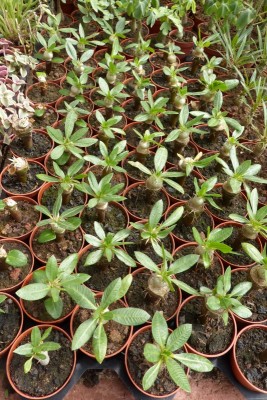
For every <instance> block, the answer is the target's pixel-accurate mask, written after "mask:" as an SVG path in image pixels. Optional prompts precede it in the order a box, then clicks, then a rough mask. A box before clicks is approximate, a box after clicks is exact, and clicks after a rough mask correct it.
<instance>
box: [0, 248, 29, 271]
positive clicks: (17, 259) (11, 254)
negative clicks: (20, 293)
mask: <svg viewBox="0 0 267 400" xmlns="http://www.w3.org/2000/svg"><path fill="white" fill-rule="evenodd" d="M27 262H28V257H27V256H26V255H25V254H24V253H22V251H20V250H16V249H12V250H9V251H6V250H5V247H4V246H1V247H0V270H5V269H8V268H9V267H12V268H23V267H25V265H27Z"/></svg>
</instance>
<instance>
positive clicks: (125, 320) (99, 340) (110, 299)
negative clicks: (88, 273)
mask: <svg viewBox="0 0 267 400" xmlns="http://www.w3.org/2000/svg"><path fill="white" fill-rule="evenodd" d="M131 283H132V275H130V274H129V275H127V276H126V277H125V278H123V279H121V278H117V279H115V280H114V281H112V282H111V283H110V284H109V285H108V287H107V288H106V289H105V291H104V293H103V295H102V297H101V300H100V301H99V302H97V301H96V299H95V297H94V293H93V292H92V291H91V290H90V289H89V288H87V287H84V288H83V295H84V296H83V301H82V302H81V304H80V306H81V307H83V308H85V309H87V310H91V316H90V318H89V319H87V320H86V321H84V322H82V323H81V325H79V327H78V328H77V329H76V331H75V333H74V336H73V340H72V350H77V349H79V348H81V347H82V346H84V345H85V344H86V343H87V342H88V341H89V340H90V339H91V338H92V346H93V354H94V355H95V357H96V360H97V361H98V362H99V363H100V364H101V363H102V362H103V360H104V358H105V355H106V352H107V345H108V343H107V342H108V338H107V334H106V330H105V324H106V323H108V321H114V322H117V323H118V324H121V325H126V326H136V325H140V324H143V323H145V322H146V321H147V320H148V319H149V318H150V315H149V314H148V313H147V312H146V311H144V310H140V309H138V308H133V307H124V308H114V307H112V306H113V305H114V304H115V303H117V302H118V301H119V300H120V299H121V298H122V297H123V296H125V294H126V293H127V291H128V289H129V287H130V285H131Z"/></svg>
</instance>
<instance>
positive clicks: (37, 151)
mask: <svg viewBox="0 0 267 400" xmlns="http://www.w3.org/2000/svg"><path fill="white" fill-rule="evenodd" d="M32 141H33V147H32V148H31V149H30V150H26V149H25V148H24V146H23V142H22V140H21V139H20V138H18V137H16V138H15V139H14V140H13V141H12V142H11V146H10V148H11V150H12V151H13V152H14V153H15V154H16V155H17V156H19V157H25V158H37V157H42V156H44V155H45V154H47V153H48V152H49V150H50V149H51V148H52V142H51V139H50V138H49V136H46V135H44V134H42V133H39V132H33V133H32Z"/></svg>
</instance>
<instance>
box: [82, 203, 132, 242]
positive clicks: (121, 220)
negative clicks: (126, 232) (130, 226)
mask: <svg viewBox="0 0 267 400" xmlns="http://www.w3.org/2000/svg"><path fill="white" fill-rule="evenodd" d="M81 219H82V225H81V226H82V228H83V230H84V231H85V232H86V233H91V232H93V231H94V222H95V221H97V220H98V215H97V211H96V209H95V208H88V207H86V208H85V209H84V211H83V213H82V216H81ZM102 226H103V228H104V230H105V232H112V233H115V232H118V231H120V230H121V229H125V228H126V226H127V218H126V215H125V213H124V212H123V210H121V209H120V208H119V207H117V206H116V203H113V204H112V203H109V205H108V208H107V211H106V217H105V222H104V223H102ZM127 240H128V239H127Z"/></svg>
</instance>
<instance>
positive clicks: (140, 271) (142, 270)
mask: <svg viewBox="0 0 267 400" xmlns="http://www.w3.org/2000/svg"><path fill="white" fill-rule="evenodd" d="M139 274H146V275H148V276H149V275H150V271H149V270H148V269H147V268H145V267H141V268H138V269H134V270H132V276H133V282H134V280H135V278H136V276H138V275H139ZM132 285H133V283H132ZM174 289H175V291H176V292H177V297H178V301H177V304H176V309H175V311H174V312H173V313H172V314H171V315H170V316H168V317H167V318H166V317H165V316H164V318H165V319H166V321H170V320H171V319H173V318H174V317H175V316H176V314H177V312H178V309H179V307H180V305H181V301H182V292H181V290H180V288H178V286H176V285H174ZM170 293H173V292H170ZM125 302H126V304H127V306H129V307H136V306H134V305H131V304H130V305H129V301H128V299H127V294H126V295H125ZM146 303H147V301H146ZM165 306H166V307H168V300H166V304H165ZM138 308H142V307H138ZM146 311H147V312H148V313H149V314H150V315H153V314H154V313H155V312H156V311H157V310H154V312H153V313H152V312H150V311H148V310H146ZM161 311H162V310H161ZM151 323H152V322H151V321H150V320H148V321H147V322H146V324H150V325H151Z"/></svg>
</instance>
